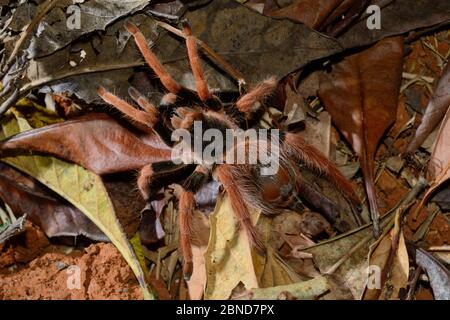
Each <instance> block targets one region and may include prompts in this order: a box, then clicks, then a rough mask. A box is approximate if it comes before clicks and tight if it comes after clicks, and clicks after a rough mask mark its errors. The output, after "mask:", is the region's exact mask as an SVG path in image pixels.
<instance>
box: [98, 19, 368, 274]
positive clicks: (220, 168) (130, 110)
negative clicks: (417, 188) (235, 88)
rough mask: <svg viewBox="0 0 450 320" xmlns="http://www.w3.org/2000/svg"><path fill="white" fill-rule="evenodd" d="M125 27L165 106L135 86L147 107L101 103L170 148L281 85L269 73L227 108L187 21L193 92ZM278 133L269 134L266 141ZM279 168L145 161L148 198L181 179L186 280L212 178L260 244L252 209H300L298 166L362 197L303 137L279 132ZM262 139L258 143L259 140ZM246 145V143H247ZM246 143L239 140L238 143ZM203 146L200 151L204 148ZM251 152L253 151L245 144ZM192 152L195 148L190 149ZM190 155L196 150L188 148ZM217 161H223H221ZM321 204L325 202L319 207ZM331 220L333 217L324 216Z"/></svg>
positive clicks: (230, 119)
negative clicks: (211, 84) (199, 203)
mask: <svg viewBox="0 0 450 320" xmlns="http://www.w3.org/2000/svg"><path fill="white" fill-rule="evenodd" d="M126 28H127V30H128V31H129V32H130V33H131V34H132V35H133V36H134V39H135V42H136V45H137V47H138V48H139V50H140V51H141V53H142V55H143V56H144V58H145V60H146V62H147V64H148V65H149V66H150V68H151V69H152V70H153V71H154V73H155V74H156V76H157V77H159V79H160V81H161V83H162V85H163V86H164V87H165V88H166V90H167V91H168V93H167V94H166V95H164V96H163V98H162V100H161V103H160V105H159V106H158V108H157V107H155V106H153V105H152V104H151V103H149V102H148V100H147V99H146V98H145V97H144V96H142V95H141V94H140V93H139V92H137V90H135V89H133V88H130V90H129V93H130V96H131V97H132V98H133V100H134V101H135V102H136V103H137V104H138V105H139V106H140V107H141V109H142V110H139V109H137V108H135V107H134V106H132V105H130V104H129V103H127V102H126V101H124V100H122V99H120V98H119V97H117V96H115V95H113V94H112V93H110V92H108V91H106V89H104V88H102V87H100V88H99V89H98V93H99V95H100V96H101V97H102V99H103V100H104V101H106V102H107V103H109V104H111V105H113V106H114V107H116V108H117V109H119V110H120V111H121V112H122V113H123V114H125V115H126V116H127V117H129V118H130V119H132V120H133V121H136V122H138V123H140V124H143V125H146V126H149V127H151V128H153V130H154V131H155V132H156V133H157V134H158V135H159V136H160V137H161V139H162V140H163V141H164V142H165V143H167V144H168V145H169V146H171V147H175V146H176V143H175V144H174V142H173V141H172V139H171V135H172V133H173V132H174V130H176V129H185V130H187V131H188V132H193V130H194V128H193V127H194V124H195V123H197V122H200V123H201V125H202V132H205V131H206V130H208V129H216V130H217V129H218V130H219V131H221V132H224V131H226V130H227V129H238V128H240V127H241V126H242V124H243V123H245V122H246V121H247V120H249V119H250V118H252V117H253V116H254V114H255V113H256V112H257V111H259V109H260V108H262V107H263V104H262V103H257V102H262V101H264V100H265V98H266V97H268V96H269V95H270V94H271V93H272V92H273V91H274V90H275V88H276V86H277V81H276V80H275V78H269V79H268V80H265V81H263V82H261V83H259V84H257V85H256V86H254V88H253V89H251V90H250V91H248V92H247V93H246V94H244V95H242V96H241V97H240V98H239V99H238V100H237V101H236V102H235V103H234V104H233V105H232V106H227V107H225V106H224V105H223V104H222V102H221V101H220V99H219V98H218V97H216V96H215V95H214V94H212V93H211V92H210V90H209V89H208V86H207V83H206V81H205V77H204V74H203V70H202V66H201V63H200V59H199V55H198V52H197V47H196V39H195V38H194V37H193V35H192V33H191V30H190V28H189V26H188V25H187V24H184V28H183V31H184V34H185V36H186V47H187V53H188V58H189V62H190V65H191V69H192V72H193V75H194V79H195V84H196V92H194V91H191V90H189V89H186V88H184V87H182V86H181V85H180V84H178V83H177V82H176V81H175V80H174V79H173V78H172V77H171V76H170V74H168V73H167V71H166V70H165V68H164V67H163V65H162V64H161V63H160V62H159V60H158V59H157V57H156V56H155V55H154V54H153V53H152V51H151V50H150V48H149V47H148V46H147V42H146V39H145V37H144V35H143V34H142V33H141V32H140V31H139V29H138V28H137V27H136V26H135V25H134V24H131V23H128V24H127V25H126ZM271 139H273V137H269V140H271ZM277 139H278V140H279V148H278V150H279V153H278V159H277V161H278V162H277V170H276V172H274V173H273V174H272V175H270V176H268V175H261V174H260V169H261V167H263V166H264V165H263V164H262V163H256V164H248V163H241V164H232V163H231V164H230V163H223V162H220V161H219V162H217V163H212V164H211V163H208V164H204V163H179V162H175V161H164V162H156V163H151V164H149V165H146V166H144V167H143V168H142V169H141V171H140V174H139V177H138V181H137V184H138V187H139V190H140V191H141V193H142V196H143V197H144V198H145V200H146V201H150V200H152V197H154V196H155V195H156V193H158V192H159V190H160V189H161V188H163V187H164V186H167V185H170V184H172V183H180V184H181V186H182V188H183V192H182V194H181V196H180V199H179V216H178V219H179V230H180V248H181V252H182V256H183V273H184V277H185V278H186V279H189V278H190V276H191V274H192V272H193V264H192V250H191V222H192V216H193V210H194V207H195V201H194V195H195V193H197V192H198V191H199V190H200V188H201V187H202V186H203V185H205V183H207V182H208V181H209V180H210V179H212V178H215V179H216V180H218V181H219V182H220V183H221V184H222V186H223V188H224V190H225V192H226V193H227V194H228V195H229V197H230V200H231V204H232V207H233V211H234V213H235V215H236V218H237V220H238V222H239V225H240V226H242V227H243V228H244V229H245V231H246V232H247V234H248V235H249V239H250V240H251V241H252V243H253V244H255V245H256V246H258V247H260V248H261V249H262V244H261V243H260V240H259V237H258V235H257V232H256V229H255V227H254V226H253V224H252V222H251V216H250V209H249V208H250V207H251V208H254V209H259V210H261V211H262V213H264V214H276V213H279V212H280V211H281V210H283V209H285V208H292V207H295V204H296V203H297V202H298V196H303V197H305V196H306V197H308V195H311V193H314V190H311V188H309V187H308V186H306V185H303V184H302V181H301V174H300V170H299V167H300V164H301V165H303V166H306V167H308V168H309V169H312V170H313V171H314V172H316V173H317V174H321V175H324V176H325V177H326V178H328V180H329V181H330V182H332V183H333V184H334V185H335V186H336V187H338V189H339V190H341V192H342V194H343V195H344V196H345V197H346V198H347V199H349V200H350V202H352V203H354V204H359V203H360V201H359V199H358V197H357V196H356V194H355V193H354V191H353V189H352V187H351V185H350V183H349V182H348V181H347V180H346V179H345V178H344V177H343V176H342V174H341V173H340V172H339V170H338V169H337V168H336V167H335V166H334V165H333V164H332V163H331V162H330V161H329V160H328V159H327V158H326V157H325V156H324V155H322V154H321V153H320V152H319V151H318V150H317V149H315V148H314V147H312V146H310V145H308V144H307V143H306V142H305V141H304V140H303V138H302V137H301V136H299V135H298V134H296V133H292V132H281V133H280V135H279V137H277ZM257 142H260V141H259V140H258V141H257ZM244 145H246V146H247V147H249V146H248V142H247V140H244ZM241 146H242V145H241ZM238 147H239V145H234V146H232V147H227V146H224V147H223V151H224V155H225V156H227V155H229V154H230V152H231V153H233V154H236V153H238V152H241V151H240V150H238ZM203 149H204V146H203V147H202V148H201V150H200V151H203ZM244 150H247V151H244V152H246V153H250V149H247V148H246V149H244ZM193 152H194V153H195V150H194V151H193ZM191 153H192V152H191ZM220 160H223V159H222V158H221V159H220ZM314 205H315V206H316V207H318V208H320V207H321V206H323V204H322V203H316V204H314ZM327 218H329V219H330V220H332V219H333V217H327Z"/></svg>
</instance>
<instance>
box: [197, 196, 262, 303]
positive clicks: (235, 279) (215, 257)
mask: <svg viewBox="0 0 450 320" xmlns="http://www.w3.org/2000/svg"><path fill="white" fill-rule="evenodd" d="M210 222H211V236H210V241H209V244H208V248H207V250H206V254H205V260H206V262H205V264H206V276H207V285H206V290H205V299H206V300H218V299H228V298H229V297H230V295H231V293H232V291H233V289H234V288H235V287H236V286H237V285H238V284H239V283H241V282H242V283H243V284H244V285H245V287H246V288H247V289H253V288H258V287H259V285H258V280H257V278H256V274H255V270H254V267H253V261H252V252H251V246H250V242H249V239H248V236H247V233H246V232H245V230H243V229H242V228H241V229H239V228H238V227H237V226H238V225H237V221H236V219H235V217H234V214H233V209H232V207H231V202H230V199H229V198H228V197H227V196H224V197H223V198H219V200H218V201H217V205H216V210H215V212H214V213H213V214H212V215H211V216H210Z"/></svg>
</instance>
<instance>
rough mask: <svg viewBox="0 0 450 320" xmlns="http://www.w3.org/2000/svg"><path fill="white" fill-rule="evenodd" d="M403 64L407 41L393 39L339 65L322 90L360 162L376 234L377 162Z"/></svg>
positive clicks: (324, 80)
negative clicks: (375, 159) (375, 181)
mask: <svg viewBox="0 0 450 320" xmlns="http://www.w3.org/2000/svg"><path fill="white" fill-rule="evenodd" d="M402 61H403V37H395V38H388V39H385V40H383V41H380V42H379V43H377V44H376V45H374V46H373V47H371V48H369V49H367V50H364V51H362V52H359V53H356V54H354V55H351V56H348V57H346V58H345V59H344V60H343V61H341V62H339V63H337V64H335V65H334V66H333V71H332V72H331V73H329V74H324V76H323V78H322V80H321V82H320V88H319V96H320V99H321V100H322V102H323V103H324V105H325V107H326V109H327V111H328V112H329V113H330V114H331V118H332V120H333V122H334V123H335V125H336V126H337V127H338V128H339V130H340V131H341V132H342V134H343V135H344V136H345V138H346V139H347V141H348V142H349V143H350V144H351V145H352V147H353V149H354V151H355V152H356V154H357V155H358V157H359V159H360V163H361V168H362V171H363V175H364V179H365V185H366V192H367V195H368V199H369V205H370V212H371V216H372V220H373V223H374V227H375V232H378V230H377V229H378V227H377V224H378V219H379V218H378V217H379V209H378V203H377V197H376V189H375V184H374V170H375V168H374V158H375V152H376V150H377V147H378V144H379V142H380V139H381V138H382V136H383V135H384V133H385V131H386V129H387V128H388V127H389V126H390V125H392V123H393V122H394V120H395V116H396V113H397V101H398V95H399V90H400V84H401V75H402V66H403V65H402Z"/></svg>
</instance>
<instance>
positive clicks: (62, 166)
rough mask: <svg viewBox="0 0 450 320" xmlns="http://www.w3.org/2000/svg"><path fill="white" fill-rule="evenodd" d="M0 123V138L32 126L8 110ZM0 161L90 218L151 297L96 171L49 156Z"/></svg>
mask: <svg viewBox="0 0 450 320" xmlns="http://www.w3.org/2000/svg"><path fill="white" fill-rule="evenodd" d="M0 124H1V132H0V139H4V138H6V137H9V136H11V135H14V134H17V133H19V132H24V131H27V130H30V129H32V127H31V126H30V124H29V123H28V122H27V120H25V119H24V118H21V117H16V116H14V115H13V114H11V113H10V114H7V115H6V116H4V117H3V118H2V120H1V123H0ZM2 161H4V162H6V163H8V164H9V165H11V166H13V167H15V168H17V169H18V170H20V171H22V172H24V173H27V174H28V175H30V176H32V177H33V178H35V179H36V180H38V181H40V182H41V183H43V184H44V185H46V186H47V187H48V188H50V189H51V190H53V191H55V192H56V193H57V194H59V195H60V196H62V197H63V198H65V199H66V200H68V201H69V202H70V203H72V204H73V205H74V206H75V207H77V208H78V209H79V210H80V211H81V212H83V213H84V214H85V215H86V216H87V217H88V218H89V219H91V220H92V221H93V222H94V223H95V224H96V225H97V226H98V227H99V228H100V229H101V230H102V231H103V232H104V233H105V235H106V236H107V237H108V238H109V239H110V240H111V241H112V243H113V244H114V245H115V246H116V247H117V249H118V250H119V251H120V253H121V254H122V256H123V257H124V258H125V260H126V261H127V262H128V264H129V265H130V267H131V269H132V270H133V272H134V274H135V275H136V277H137V279H138V281H139V284H140V285H141V287H142V290H143V295H144V299H152V298H153V295H152V294H151V293H150V292H149V290H148V288H147V284H146V282H145V276H144V272H143V271H142V268H141V266H140V265H139V262H138V259H137V257H136V254H135V253H134V251H133V249H132V247H131V245H130V243H129V241H128V239H127V238H126V235H125V233H124V232H123V230H122V227H121V226H120V223H119V221H118V220H117V218H116V215H115V212H114V208H113V205H112V203H111V200H110V199H109V196H108V193H107V191H106V189H105V187H104V185H103V182H102V179H101V178H100V177H99V176H98V175H96V174H94V173H92V172H90V171H88V170H86V169H84V168H82V167H80V166H78V165H76V164H73V163H68V162H65V161H62V160H60V159H57V158H54V157H50V156H37V155H26V156H16V157H8V158H4V159H2Z"/></svg>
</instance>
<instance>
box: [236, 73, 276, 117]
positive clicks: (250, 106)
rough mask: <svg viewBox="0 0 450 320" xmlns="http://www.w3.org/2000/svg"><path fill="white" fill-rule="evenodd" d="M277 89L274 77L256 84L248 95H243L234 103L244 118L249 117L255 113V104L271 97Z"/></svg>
mask: <svg viewBox="0 0 450 320" xmlns="http://www.w3.org/2000/svg"><path fill="white" fill-rule="evenodd" d="M276 87H277V80H276V79H275V77H272V78H269V79H267V80H264V81H262V82H260V83H259V84H257V85H256V86H255V87H254V88H253V89H251V90H250V91H249V92H248V93H246V94H244V95H243V96H242V97H241V98H239V100H238V101H237V102H236V107H237V108H238V109H239V111H241V112H243V113H244V114H245V115H246V116H250V115H251V114H252V113H253V112H255V111H256V110H255V108H254V106H255V103H256V102H257V101H263V100H264V99H265V98H267V97H268V96H269V95H271V94H272V93H273V92H274V90H275V88H276Z"/></svg>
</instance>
